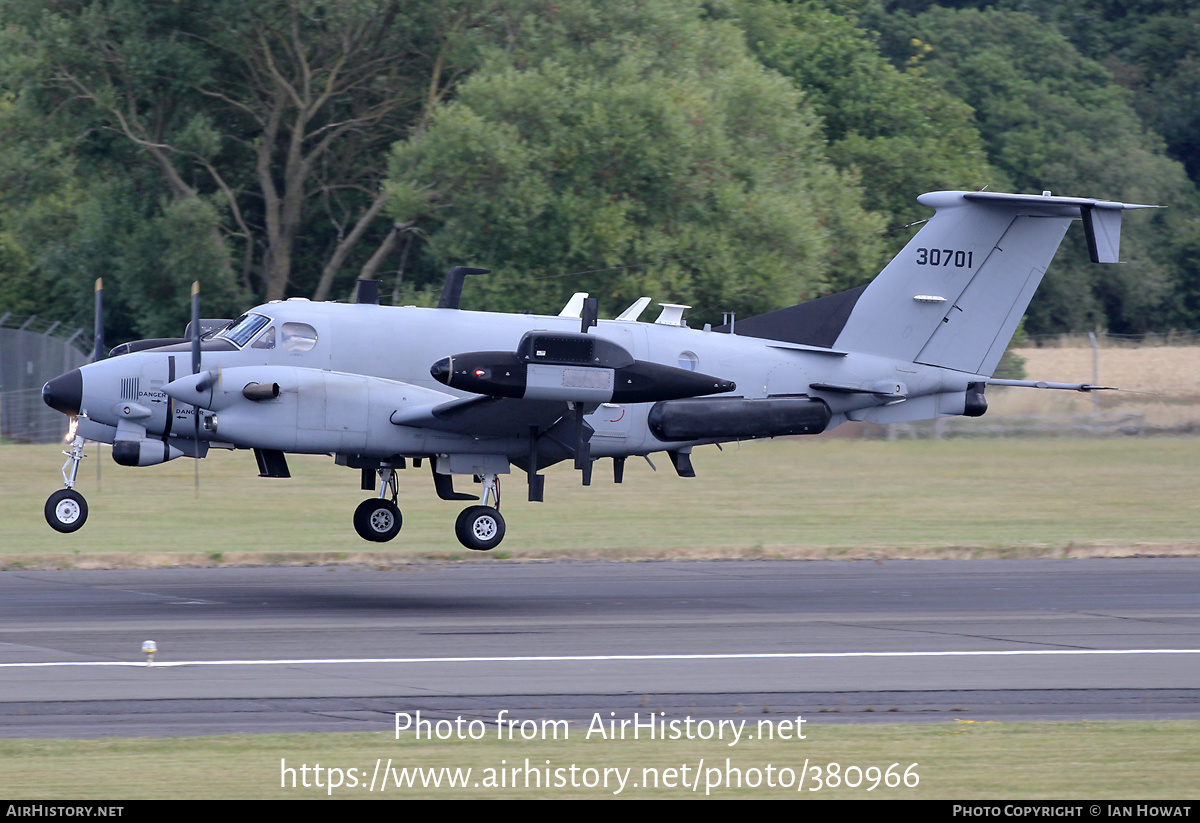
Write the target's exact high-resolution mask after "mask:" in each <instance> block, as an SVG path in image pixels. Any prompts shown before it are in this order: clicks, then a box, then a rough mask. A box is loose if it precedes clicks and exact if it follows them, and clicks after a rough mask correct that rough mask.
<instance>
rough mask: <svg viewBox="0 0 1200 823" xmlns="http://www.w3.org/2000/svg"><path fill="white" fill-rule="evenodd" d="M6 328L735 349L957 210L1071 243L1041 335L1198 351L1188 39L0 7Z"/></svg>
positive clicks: (1047, 299) (301, 4) (696, 2)
mask: <svg viewBox="0 0 1200 823" xmlns="http://www.w3.org/2000/svg"><path fill="white" fill-rule="evenodd" d="M0 20H2V21H3V24H2V29H0V311H13V312H16V313H21V314H30V313H38V314H42V315H46V316H54V317H56V318H61V319H67V320H74V321H75V322H76V323H78V324H79V325H84V326H86V325H90V320H89V316H90V315H89V312H90V307H89V299H88V298H89V294H90V288H91V282H92V280H93V279H94V278H95V277H99V276H102V277H104V278H105V284H106V287H107V289H106V291H107V294H108V297H109V300H108V309H107V314H108V317H107V324H108V326H109V333H110V339H116V338H119V337H133V336H154V335H163V334H176V333H178V332H179V330H180V327H181V325H182V323H183V321H184V318H185V317H186V299H187V286H188V284H190V282H191V281H192V280H200V281H201V283H202V286H203V289H204V300H205V305H206V312H205V313H206V314H209V315H219V314H229V315H232V314H233V313H235V312H238V311H240V309H242V308H244V307H245V306H246V305H248V304H251V303H253V302H257V301H260V300H262V299H277V298H281V297H287V296H306V297H314V298H316V299H327V298H345V297H346V296H347V294H348V293H349V290H350V288H351V285H352V282H353V280H354V278H355V277H358V276H374V277H376V278H378V279H381V280H383V281H384V284H385V286H384V297H385V300H390V301H392V302H396V303H413V302H415V303H428V302H429V301H430V300H432V299H435V296H436V292H437V290H438V288H439V287H440V283H441V279H442V275H443V272H444V271H445V270H446V269H447V268H448V267H450V266H452V265H458V264H467V265H479V266H486V267H488V268H491V269H493V270H494V271H495V274H493V275H492V276H490V277H487V278H480V279H478V280H474V281H472V283H471V288H470V289H468V293H467V294H466V295H465V298H464V305H465V306H468V307H474V308H490V309H497V310H523V309H529V310H532V311H551V312H553V311H557V309H558V308H559V307H560V306H561V304H562V302H564V301H565V299H566V298H567V297H568V296H569V295H570V293H571V292H573V291H590V292H591V293H593V294H597V295H600V296H601V299H602V306H601V309H602V312H604V313H608V314H611V313H613V312H615V311H619V310H620V309H621V308H623V307H624V306H625V305H627V304H628V303H629V302H631V301H632V300H633V299H635V298H637V297H638V296H640V295H642V294H649V295H651V296H653V297H654V298H656V299H658V300H663V301H667V300H670V301H678V302H684V303H688V304H691V305H693V306H694V307H695V309H694V310H693V312H692V315H691V316H692V317H693V319H694V320H695V321H697V322H703V321H706V320H712V319H719V318H720V315H721V312H722V311H723V310H732V311H736V312H738V313H739V315H741V316H745V315H747V314H750V313H759V312H763V311H767V310H770V309H773V308H778V307H780V306H783V305H788V304H791V303H794V302H798V301H800V300H804V299H809V298H813V297H817V296H820V295H822V294H827V293H830V292H832V291H836V290H840V289H844V288H848V287H851V286H854V285H857V284H859V283H861V282H864V281H865V280H867V279H869V278H870V277H871V276H872V275H873V274H874V273H875V272H876V271H877V270H878V269H879V268H880V266H881V264H882V263H883V262H884V260H885V259H886V257H887V256H888V255H889V254H890V253H893V252H894V251H895V250H896V249H897V248H898V247H899V246H900V245H901V244H902V243H903V242H904V241H905V240H906V239H907V237H909V236H911V233H912V231H913V229H912V228H911V225H910V224H912V223H913V222H914V221H917V220H920V219H923V218H924V217H926V216H928V215H927V213H926V212H925V210H924V209H922V208H921V207H920V206H918V205H917V204H916V202H915V197H916V195H917V194H919V193H921V192H923V191H930V190H935V189H943V188H964V189H977V188H982V187H984V186H987V187H989V188H991V189H993V190H1015V191H1026V192H1038V191H1042V190H1047V189H1048V190H1052V191H1054V192H1055V193H1061V194H1070V195H1079V196H1096V197H1104V198H1111V199H1124V200H1128V201H1135V202H1149V203H1162V204H1165V205H1168V206H1170V208H1169V209H1166V210H1161V211H1158V212H1155V213H1153V214H1146V213H1139V214H1137V215H1135V216H1133V217H1132V218H1131V219H1130V220H1129V221H1128V230H1127V231H1126V234H1125V238H1124V242H1123V247H1122V257H1123V258H1124V259H1125V260H1128V261H1129V263H1128V264H1127V265H1124V266H1106V267H1097V266H1093V265H1091V264H1090V263H1088V262H1087V257H1086V251H1085V250H1084V248H1083V243H1082V237H1081V236H1080V237H1075V236H1074V235H1076V234H1078V235H1081V234H1082V233H1081V232H1072V233H1071V234H1072V236H1071V237H1069V242H1068V244H1067V245H1065V246H1064V248H1063V250H1062V251H1060V253H1059V256H1058V258H1057V259H1056V261H1055V264H1054V266H1053V267H1052V268H1051V273H1050V275H1049V276H1048V278H1047V283H1046V285H1045V286H1044V288H1043V292H1041V293H1039V295H1038V297H1037V299H1035V302H1034V304H1033V305H1032V306H1031V309H1030V313H1029V316H1028V318H1027V328H1028V330H1029V331H1031V332H1038V333H1042V332H1052V331H1066V330H1089V329H1095V328H1105V329H1108V330H1111V331H1115V332H1138V331H1146V330H1161V329H1167V328H1185V327H1186V328H1195V327H1200V217H1198V215H1200V205H1198V204H1200V198H1198V196H1197V185H1196V184H1197V181H1198V180H1200V160H1198V159H1197V158H1198V157H1200V145H1198V144H1200V65H1198V63H1197V61H1198V59H1200V55H1198V54H1197V51H1198V50H1200V45H1198V44H1200V37H1197V36H1196V35H1197V33H1198V32H1200V9H1197V8H1196V4H1181V3H1161V2H1151V0H1142V2H1124V3H1120V4H1117V3H1115V2H1110V0H1067V2H1054V3H1051V2H1049V0H1044V1H1043V0H1001V1H1000V2H982V0H980V2H942V3H931V2H922V0H896V2H884V0H841V2H839V0H826V2H799V3H787V2H781V1H780V2H776V0H709V2H701V1H700V0H693V1H692V2H682V1H681V0H610V2H605V3H602V4H596V3H593V2H590V1H589V0H554V2H551V1H550V0H464V1H463V2H456V3H447V2H433V0H346V1H345V2H339V3H323V2H316V0H256V2H251V3H246V2H233V0H208V2H204V3H200V2H195V0H0Z"/></svg>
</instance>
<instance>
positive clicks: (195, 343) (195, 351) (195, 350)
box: [192, 281, 200, 497]
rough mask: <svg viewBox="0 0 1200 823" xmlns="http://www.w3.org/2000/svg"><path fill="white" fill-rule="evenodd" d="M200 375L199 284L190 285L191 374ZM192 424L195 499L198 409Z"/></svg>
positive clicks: (198, 408) (198, 469)
mask: <svg viewBox="0 0 1200 823" xmlns="http://www.w3.org/2000/svg"><path fill="white" fill-rule="evenodd" d="M199 373H200V282H199V281H195V282H193V283H192V374H199ZM192 422H193V423H194V424H195V426H196V431H195V438H196V458H195V459H196V464H195V476H194V481H193V482H194V483H195V486H196V489H195V492H196V497H199V496H200V407H199V406H192Z"/></svg>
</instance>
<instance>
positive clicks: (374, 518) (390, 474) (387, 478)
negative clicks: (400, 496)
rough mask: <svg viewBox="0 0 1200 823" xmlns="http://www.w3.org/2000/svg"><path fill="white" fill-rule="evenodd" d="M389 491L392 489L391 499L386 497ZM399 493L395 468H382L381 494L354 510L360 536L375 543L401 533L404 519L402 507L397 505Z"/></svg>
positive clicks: (380, 473)
mask: <svg viewBox="0 0 1200 823" xmlns="http://www.w3.org/2000/svg"><path fill="white" fill-rule="evenodd" d="M368 488H370V487H369V486H368ZM388 491H391V494H392V499H391V500H387V499H386V498H385V497H384V495H385V494H387V493H388ZM397 493H398V492H397V489H396V471H395V469H380V470H379V496H378V497H375V498H372V499H370V500H364V501H363V502H361V503H359V504H358V508H357V509H355V510H354V530H355V531H356V532H358V536H359V537H361V538H362V539H363V540H371V541H373V542H375V543H386V542H387V541H389V540H391V539H392V538H393V537H395V536H396V535H398V534H399V533H400V527H401V526H402V525H403V524H404V520H403V518H402V517H401V516H400V507H399V506H397V505H396V496H397Z"/></svg>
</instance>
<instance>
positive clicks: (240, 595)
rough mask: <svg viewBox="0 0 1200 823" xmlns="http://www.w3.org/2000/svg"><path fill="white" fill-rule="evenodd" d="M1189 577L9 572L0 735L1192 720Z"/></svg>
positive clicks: (446, 568) (940, 565) (1196, 708)
mask: <svg viewBox="0 0 1200 823" xmlns="http://www.w3.org/2000/svg"><path fill="white" fill-rule="evenodd" d="M1198 583H1200V559H1193V558H1159V559H1120V560H1070V561H1016V560H1013V561H964V562H950V561H885V562H878V563H877V562H869V561H868V562H797V561H792V562H773V561H763V562H742V561H737V562H733V561H729V562H669V563H668V562H652V563H605V564H576V563H545V564H517V563H504V562H496V563H495V564H490V563H474V564H463V565H427V566H421V565H414V566H405V567H397V568H394V569H383V570H380V569H367V568H353V567H309V568H251V569H244V568H238V569H164V570H154V571H94V572H88V571H70V572H21V571H10V572H4V573H0V737H10V738H14V737H98V736H109V735H111V736H151V735H153V736H157V735H193V734H227V733H248V732H281V731H370V730H382V729H391V728H392V727H393V725H394V713H396V712H410V713H411V712H414V711H416V710H420V711H421V712H422V716H423V717H427V718H431V719H432V718H439V717H446V718H454V717H455V716H459V715H461V716H463V717H465V718H480V719H483V720H485V721H492V720H494V719H495V718H496V716H497V714H498V712H500V711H501V710H507V711H508V712H509V715H508V717H512V718H522V717H528V718H552V719H567V720H583V721H586V720H587V719H588V718H590V717H591V716H592V714H593V712H603V713H605V716H608V715H607V713H608V712H614V713H615V714H616V716H629V715H630V714H631V713H632V712H648V711H665V712H667V713H668V715H672V716H680V715H683V714H688V713H690V714H692V715H693V716H696V717H707V718H720V717H728V716H732V715H734V714H740V713H746V712H750V713H754V714H756V715H761V714H764V713H765V714H780V715H788V714H792V715H794V714H803V715H805V716H806V717H808V718H810V719H814V720H816V721H817V722H821V723H827V722H898V721H901V722H902V721H950V720H952V719H955V718H963V719H967V718H969V719H976V720H982V719H1008V720H1014V719H1084V718H1095V719H1100V718H1142V719H1147V718H1156V719H1157V718H1200V688H1198V687H1200V585H1197V584H1198ZM146 640H153V641H154V642H155V643H156V644H157V646H158V649H159V651H158V653H157V655H156V656H155V663H156V665H154V666H153V667H147V666H146V665H145V663H144V661H145V657H144V655H143V654H142V652H141V647H142V643H143V641H146Z"/></svg>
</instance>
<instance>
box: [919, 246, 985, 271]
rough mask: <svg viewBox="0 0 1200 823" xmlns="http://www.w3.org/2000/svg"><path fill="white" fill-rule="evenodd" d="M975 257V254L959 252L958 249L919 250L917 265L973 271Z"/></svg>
mask: <svg viewBox="0 0 1200 823" xmlns="http://www.w3.org/2000/svg"><path fill="white" fill-rule="evenodd" d="M974 255H975V253H974V252H970V251H958V250H957V249H917V265H918V266H954V267H955V268H959V269H962V268H967V269H971V268H974V265H973V262H974V261H973V258H974Z"/></svg>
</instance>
